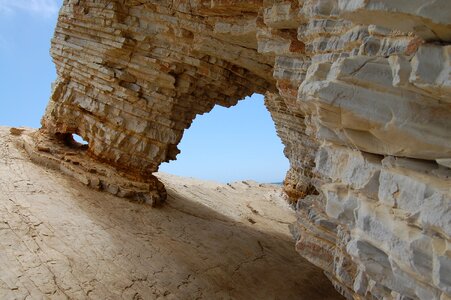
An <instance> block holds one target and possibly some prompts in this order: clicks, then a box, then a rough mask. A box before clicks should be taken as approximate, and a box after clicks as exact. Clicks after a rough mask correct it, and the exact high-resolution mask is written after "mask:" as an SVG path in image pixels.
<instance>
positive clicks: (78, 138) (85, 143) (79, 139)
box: [72, 133, 88, 145]
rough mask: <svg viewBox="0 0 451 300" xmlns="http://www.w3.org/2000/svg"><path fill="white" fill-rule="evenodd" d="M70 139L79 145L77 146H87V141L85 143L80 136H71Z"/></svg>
mask: <svg viewBox="0 0 451 300" xmlns="http://www.w3.org/2000/svg"><path fill="white" fill-rule="evenodd" d="M72 138H73V139H74V141H76V142H77V143H79V144H82V145H87V144H88V142H87V141H85V140H84V139H83V138H82V137H81V136H79V135H78V134H75V133H74V134H72Z"/></svg>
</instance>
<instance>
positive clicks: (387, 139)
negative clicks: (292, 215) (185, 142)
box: [40, 0, 451, 300]
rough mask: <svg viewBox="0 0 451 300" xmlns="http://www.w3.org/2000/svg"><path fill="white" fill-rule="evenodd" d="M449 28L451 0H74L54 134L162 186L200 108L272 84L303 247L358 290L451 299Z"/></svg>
mask: <svg viewBox="0 0 451 300" xmlns="http://www.w3.org/2000/svg"><path fill="white" fill-rule="evenodd" d="M450 42H451V9H450V8H449V5H448V3H447V1H446V0H437V1H420V0H415V1H394V0H367V1H363V0H305V1H282V0H280V1H278V0H274V1H269V0H260V1H259V0H253V1H241V0H211V1H200V0H191V1H151V0H134V1H132V0H129V1H121V0H115V1H107V0H100V1H99V0H97V1H95V0H66V1H64V4H63V7H62V8H61V11H60V15H59V19H58V24H57V28H56V31H55V37H54V38H53V40H52V50H51V53H52V57H53V59H54V62H55V64H56V67H57V73H58V79H57V81H56V82H55V85H54V89H53V94H52V97H51V100H50V103H49V105H48V108H47V111H46V113H45V115H44V117H43V119H42V125H43V127H42V129H41V133H40V134H42V135H49V136H51V137H52V138H58V137H63V138H67V136H68V135H70V134H73V133H76V134H79V135H81V136H82V137H83V138H84V139H85V140H86V141H88V143H89V145H88V146H87V148H86V150H85V151H86V156H89V157H91V158H92V159H93V160H94V161H98V162H101V163H104V164H106V165H108V166H110V167H111V168H114V170H116V171H117V172H119V174H123V175H122V176H124V177H125V178H126V179H127V180H129V181H132V182H140V181H141V182H145V183H148V184H149V186H154V187H157V186H159V184H158V182H157V181H156V178H154V177H153V175H152V173H154V172H156V171H157V170H158V166H159V165H160V164H161V163H162V162H164V161H169V160H173V159H175V158H176V155H177V154H178V153H179V150H178V149H177V144H178V143H179V142H180V140H181V138H182V136H183V132H184V130H185V129H187V128H189V126H190V124H191V122H192V121H193V119H194V118H195V116H196V115H198V114H203V113H206V112H208V111H210V110H211V109H212V108H213V107H214V105H223V106H231V105H234V104H236V103H237V101H239V100H240V99H242V98H244V96H247V95H250V94H252V93H264V94H265V104H266V106H267V108H268V110H269V111H270V113H271V116H272V118H273V120H274V123H275V126H276V130H277V133H278V135H279V137H280V138H281V140H282V142H283V144H284V145H285V150H284V152H285V155H286V156H287V157H288V159H289V160H290V169H289V170H288V173H287V176H286V179H285V182H284V190H285V192H286V194H287V195H288V197H289V198H290V201H291V202H293V203H296V207H297V214H298V219H297V222H295V224H294V225H293V226H292V232H293V234H294V236H295V237H296V239H297V243H296V249H297V250H298V252H299V253H300V254H302V255H303V256H304V257H306V258H307V259H308V260H310V261H311V262H313V263H314V264H316V265H317V266H320V267H321V268H322V269H323V270H324V271H325V273H326V275H327V276H328V277H329V279H330V280H331V281H332V282H333V283H334V285H335V286H336V288H337V289H338V290H339V291H340V292H341V293H342V294H343V295H345V296H346V297H347V298H349V299H352V298H354V299H361V298H367V299H374V298H375V299H391V298H392V299H442V300H443V299H449V298H450V297H451V282H450V280H449V278H451V260H450V232H451V208H450V207H451V206H450V202H451V200H450V199H451V191H450V190H451V188H450V187H451V182H450V167H451V78H450V70H451V66H450V53H451V46H450V45H449V43H450ZM154 192H155V193H156V194H157V195H155V197H154V198H159V199H164V195H165V191H164V190H163V189H160V190H154Z"/></svg>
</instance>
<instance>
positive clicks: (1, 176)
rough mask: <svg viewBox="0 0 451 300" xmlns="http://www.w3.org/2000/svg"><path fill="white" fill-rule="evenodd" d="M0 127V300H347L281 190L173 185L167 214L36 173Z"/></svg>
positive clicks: (171, 180)
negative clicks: (308, 246)
mask: <svg viewBox="0 0 451 300" xmlns="http://www.w3.org/2000/svg"><path fill="white" fill-rule="evenodd" d="M16 138H17V137H14V136H11V135H10V134H9V128H6V127H0V299H68V298H69V299H158V298H164V299H309V300H310V299H341V298H340V296H339V295H338V294H337V293H336V292H335V290H334V289H333V288H332V286H331V284H330V282H329V281H328V280H327V279H326V277H325V276H324V275H323V274H322V273H321V271H320V270H319V269H317V268H316V267H314V266H312V265H311V264H309V263H308V262H307V261H305V260H304V259H303V258H302V257H300V256H299V255H298V254H297V253H296V252H295V251H294V243H293V241H292V240H291V237H290V235H289V231H288V224H289V223H291V222H293V221H294V214H293V212H292V211H291V210H290V209H289V208H288V206H287V205H286V203H285V202H284V200H283V199H282V196H281V191H280V187H278V186H274V185H263V186H260V185H259V184H257V183H253V182H240V183H233V184H229V185H222V184H218V183H214V182H205V181H199V180H195V179H191V178H181V177H177V176H173V175H168V174H159V175H158V177H159V178H160V179H161V180H162V181H163V182H164V183H165V185H166V188H167V190H168V193H169V198H168V201H167V202H166V203H165V205H164V206H163V207H161V208H151V207H149V206H146V205H142V204H136V203H131V202H128V201H126V200H124V199H121V198H117V197H114V196H112V195H109V194H107V193H102V192H98V191H95V190H92V189H89V188H87V187H85V186H84V185H82V184H80V183H79V182H76V181H74V180H73V179H71V178H69V177H66V176H64V175H62V174H61V173H59V172H57V171H53V170H49V169H45V168H43V167H40V166H38V165H35V164H33V163H32V162H30V160H29V159H28V157H27V155H26V154H25V153H24V152H23V151H22V150H21V149H18V148H17V146H15V143H14V139H16Z"/></svg>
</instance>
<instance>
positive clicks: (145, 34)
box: [42, 0, 312, 190]
mask: <svg viewBox="0 0 451 300" xmlns="http://www.w3.org/2000/svg"><path fill="white" fill-rule="evenodd" d="M230 7H231V5H230V3H225V4H221V3H219V4H210V3H206V4H203V3H201V2H199V3H196V5H192V6H190V5H188V4H186V3H185V4H183V3H180V4H178V5H174V4H164V3H162V4H152V3H151V2H150V1H107V2H105V3H103V2H95V1H87V0H86V1H66V3H65V5H64V6H63V9H62V11H61V12H60V18H59V23H58V24H59V25H58V27H57V30H56V33H55V37H54V39H53V41H52V57H53V59H54V61H55V63H56V65H57V72H58V80H57V82H56V83H55V87H54V92H53V95H52V98H51V101H50V103H49V106H48V109H47V112H46V115H45V116H44V118H43V120H42V125H43V128H44V130H45V131H46V132H49V133H53V134H55V133H59V134H61V133H63V134H64V133H77V134H79V135H81V136H82V137H83V138H84V139H85V140H87V141H88V142H89V150H88V152H89V154H90V155H91V156H94V157H96V158H97V159H99V160H101V161H104V162H107V163H108V164H110V165H112V166H114V167H115V168H117V169H118V170H119V171H124V174H125V175H126V176H128V177H131V178H133V179H138V180H153V177H152V176H151V174H152V172H155V171H157V169H158V166H159V165H160V164H161V163H162V162H164V161H169V160H173V159H175V158H176V155H177V154H178V153H179V150H178V149H177V144H178V143H179V142H180V140H181V138H182V136H183V132H184V130H185V129H186V128H188V127H189V126H190V124H191V122H192V120H193V119H194V117H195V116H196V115H197V114H203V113H206V112H209V111H210V110H211V109H212V108H213V106H214V105H216V104H219V105H223V106H226V107H227V106H231V105H234V104H235V103H236V102H237V101H238V100H239V99H243V98H244V97H245V96H248V95H251V94H252V93H255V92H256V93H261V94H266V101H265V103H266V106H267V107H268V109H269V110H270V112H271V113H272V116H273V119H274V120H275V122H276V126H277V127H280V130H278V133H279V136H280V137H281V138H282V140H283V142H284V144H286V145H289V144H290V141H289V140H288V133H287V130H290V126H292V125H290V124H289V123H290V122H291V121H289V120H287V118H288V119H289V118H290V116H291V115H292V113H291V111H290V109H289V108H288V107H287V105H286V104H285V103H284V100H283V99H282V98H281V97H280V96H278V92H277V89H276V80H275V79H274V77H273V75H272V73H273V69H274V59H275V53H273V52H268V53H266V54H265V55H262V54H260V53H259V52H258V49H259V47H260V48H265V47H267V46H266V45H265V43H270V41H265V40H264V39H263V40H262V41H263V42H260V44H259V42H258V41H257V31H258V30H260V29H261V28H262V27H263V26H264V23H263V22H262V19H261V18H262V15H261V9H262V3H260V2H259V1H256V2H255V3H254V2H246V3H245V2H241V1H237V2H236V3H234V7H235V9H234V10H230ZM75 19H76V20H77V21H76V22H74V21H72V20H75ZM99 20H101V22H100V21H99ZM286 35H287V37H291V36H292V32H287V33H286ZM289 43H291V45H289V51H292V52H293V53H299V52H300V51H303V47H302V43H300V42H297V41H289ZM81 49H83V51H80V50H81ZM293 96H295V95H293ZM292 98H293V99H294V98H295V97H292ZM299 115H300V114H299V113H298V116H299ZM301 121H302V119H300V120H299V119H297V120H296V124H297V126H299V125H301V126H302V124H301V123H302V122H301ZM288 148H289V149H293V148H294V147H291V148H290V147H288ZM287 151H292V150H287ZM287 154H288V155H290V154H292V153H287ZM310 161H312V160H310ZM292 173H293V174H296V173H297V172H292ZM298 189H299V187H298ZM293 190H294V189H293Z"/></svg>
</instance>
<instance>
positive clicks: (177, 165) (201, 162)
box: [160, 94, 289, 183]
mask: <svg viewBox="0 0 451 300" xmlns="http://www.w3.org/2000/svg"><path fill="white" fill-rule="evenodd" d="M178 148H179V149H180V150H181V153H180V154H179V155H178V156H177V160H175V161H172V162H170V163H163V164H162V165H161V166H160V171H162V172H167V173H171V174H175V175H180V176H189V177H196V178H199V179H206V180H215V181H219V182H223V183H226V182H233V181H239V180H249V179H250V180H255V181H258V182H265V183H281V182H282V181H283V179H284V178H285V175H286V172H287V170H288V168H289V162H288V159H287V158H286V157H285V156H284V154H283V144H282V142H281V140H280V138H279V137H278V136H277V134H276V129H275V126H274V122H273V120H272V119H271V115H270V114H269V112H268V110H267V109H266V107H265V105H264V96H263V95H260V94H254V95H252V96H251V97H247V98H246V99H244V100H241V101H239V102H238V104H237V105H235V106H233V107H230V108H225V107H222V106H219V105H216V106H215V107H214V108H213V110H212V111H211V112H210V113H207V114H204V115H198V116H197V117H196V119H195V120H194V121H193V123H192V125H191V127H190V128H189V129H187V130H186V131H185V133H184V136H183V138H182V140H181V142H180V144H179V145H178Z"/></svg>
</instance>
